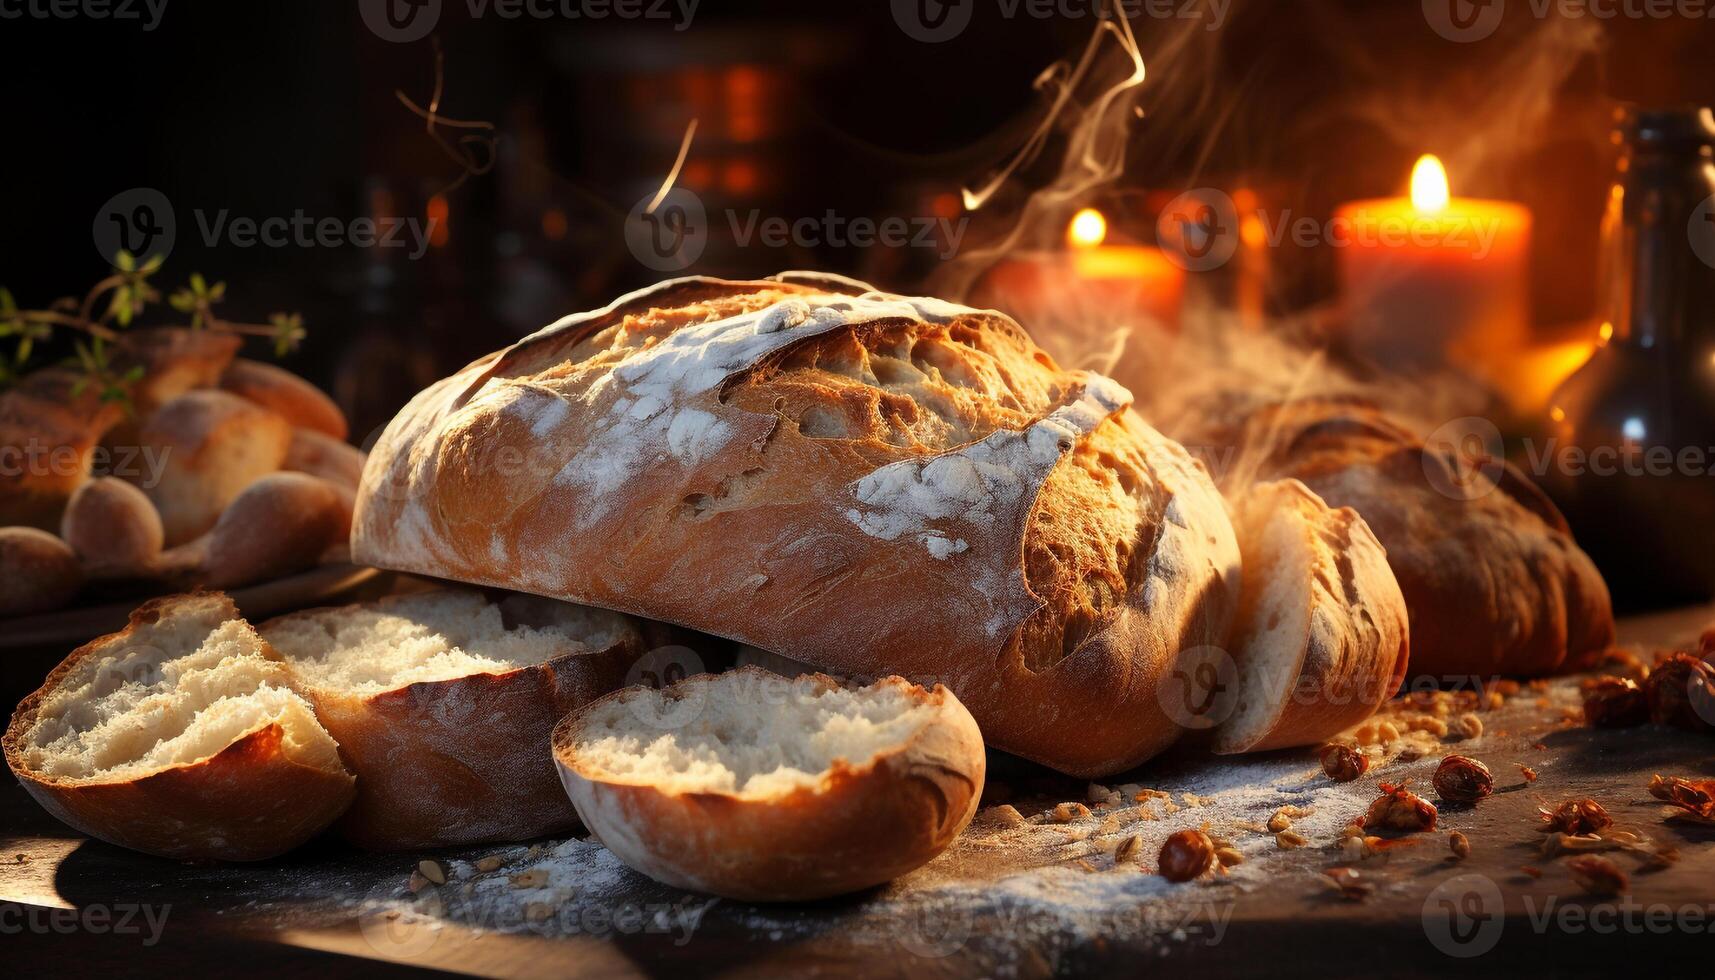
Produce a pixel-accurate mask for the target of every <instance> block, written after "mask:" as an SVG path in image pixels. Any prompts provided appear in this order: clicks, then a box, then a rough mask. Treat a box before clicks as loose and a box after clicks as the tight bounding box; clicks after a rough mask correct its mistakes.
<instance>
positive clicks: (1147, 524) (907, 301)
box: [352, 275, 1239, 776]
mask: <svg viewBox="0 0 1715 980" xmlns="http://www.w3.org/2000/svg"><path fill="white" fill-rule="evenodd" d="M1130 401H1131V397H1130V394H1129V393H1128V392H1126V391H1125V390H1124V389H1123V388H1121V387H1120V386H1118V385H1116V384H1114V383H1113V382H1112V381H1110V380H1108V379H1106V378H1103V377H1101V376H1099V375H1095V374H1090V373H1087V372H1083V371H1070V370H1062V369H1061V368H1059V367H1058V366H1057V365H1055V363H1054V362H1053V360H1052V359H1051V358H1050V357H1049V356H1048V355H1047V354H1046V353H1044V352H1043V351H1042V350H1041V349H1040V348H1038V347H1037V346H1036V345H1035V344H1034V343H1032V342H1031V341H1030V339H1029V338H1028V337H1027V336H1026V335H1025V333H1024V331H1023V330H1022V329H1021V328H1019V326H1018V325H1017V324H1015V323H1013V322H1012V321H1011V320H1009V319H1007V318H1006V317H1005V316H1003V315H1002V314H999V313H994V312H983V311H977V310H971V309H966V308H963V307H958V306H954V305H951V304H947V303H943V302H940V301H938V300H932V299H922V298H905V297H899V296H892V295H888V294H882V293H875V292H866V291H865V287H863V286H862V285H861V284H855V283H851V282H850V281H848V280H835V279H829V278H827V277H816V276H805V275H795V276H790V277H782V278H780V279H776V280H768V281H755V282H726V281H721V280H715V279H705V278H692V279H680V280H674V281H671V282H666V283H662V284H661V285H659V286H656V287H654V288H652V289H648V290H644V291H642V292H639V293H634V294H632V295H630V296H626V297H624V298H622V299H620V300H618V301H616V302H615V303H613V304H612V305H610V306H608V307H606V308H605V309H602V310H598V311H595V312H593V313H587V314H580V315H576V316H571V317H567V318H566V319H564V320H561V321H560V322H558V323H556V324H554V325H552V326H550V327H548V328H546V329H544V330H542V331H540V332H538V333H536V334H535V335H533V336H531V337H528V338H526V339H524V340H523V341H520V342H519V343H517V344H515V345H513V346H512V347H510V348H508V349H506V350H504V351H501V352H498V353H496V354H493V355H490V356H488V357H485V358H482V359H481V360H479V361H477V362H476V363H474V364H472V365H470V366H469V367H467V368H466V369H465V370H463V371H461V372H459V373H458V374H457V375H455V376H453V377H451V378H448V379H446V380H443V381H441V382H439V383H437V384H436V385H434V386H432V387H431V388H429V389H428V390H426V391H424V392H423V393H421V394H420V395H418V396H417V398H415V399H414V400H413V401H412V402H411V404H410V405H409V406H407V407H406V408H405V409H404V411H403V412H401V413H400V415H399V416H398V417H397V418H395V419H394V420H393V422H392V423H391V424H390V425H389V426H388V427H387V430H386V432H385V433H384V434H383V435H382V437H381V439H380V441H379V442H378V443H377V445H376V447H375V448H374V450H373V451H372V452H371V454H370V458H369V462H368V464H367V467H366V469H365V473H364V484H363V487H362V490H361V491H360V493H359V497H358V503H357V515H356V518H355V521H354V523H353V528H352V551H353V555H354V559H355V560H357V561H362V562H367V563H370V564H375V565H379V566H382V567H386V568H393V569H400V570H406V571H413V572H420V573H424V574H429V575H434V576H438V577H442V578H450V579H455V580H460V581H466V582H474V583H482V584H491V585H498V586H502V587H505V588H512V589H518V590H521V591H527V592H534V593H538V594H541V595H548V596H554V597H556V598H563V599H569V600H573V601H580V602H587V603H591V604H593V605H599V606H604V607H608V608H614V609H621V610H624V611H626V612H631V613H635V614H638V615H641V616H645V617H648V618H652V619H661V620H665V621H668V622H675V623H680V624H682V625H686V626H690V627H692V628H695V629H698V630H702V631H705V632H709V633H714V634H717V635H722V636H727V637H730V638H734V639H738V640H741V641H744V642H747V643H750V644H753V645H755V646H758V647H761V648H763V649H770V650H779V651H785V652H787V653H789V654H790V655H792V656H794V657H798V658H801V659H803V660H805V661H807V662H810V663H812V664H815V665H816V666H817V667H819V668H821V669H824V670H828V671H830V672H833V673H835V674H841V675H846V676H850V675H854V674H865V675H872V676H873V675H876V674H883V673H896V674H901V675H904V676H906V677H910V678H914V679H919V680H933V681H940V682H944V683H946V684H947V686H948V687H950V688H952V689H953V690H954V691H955V692H956V693H957V694H958V695H959V697H960V699H961V700H962V701H963V702H964V703H965V704H966V705H967V706H968V707H969V709H970V710H971V713H972V714H974V715H975V716H976V717H977V719H978V720H979V721H980V722H981V724H982V726H983V733H984V736H985V737H986V738H987V739H988V741H989V744H991V745H993V746H996V747H999V748H1004V749H1006V750H1008V751H1011V752H1016V753H1018V754H1020V755H1024V756H1026V757H1028V758H1031V759H1035V760H1038V761H1040V762H1043V763H1046V764H1048V765H1051V766H1054V767H1056V768H1059V769H1061V770H1064V771H1066V772H1070V773H1074V774H1078V775H1090V776H1094V775H1102V774H1107V773H1112V772H1117V771H1120V770H1123V769H1126V768H1129V767H1130V766H1133V765H1135V764H1137V763H1138V762H1141V761H1142V760H1144V759H1146V758H1149V757H1150V756H1152V755H1154V754H1155V753H1157V752H1159V751H1161V750H1162V749H1163V748H1165V747H1167V746H1168V745H1170V744H1172V742H1173V741H1174V740H1175V739H1176V738H1177V737H1178V736H1179V733H1180V728H1179V725H1178V724H1176V723H1175V722H1174V720H1173V719H1172V717H1171V716H1170V714H1169V713H1168V711H1167V709H1166V707H1165V706H1164V705H1163V704H1162V703H1161V701H1160V699H1159V698H1158V696H1157V693H1158V685H1159V683H1160V681H1161V679H1162V678H1163V677H1164V676H1167V675H1169V674H1170V673H1171V672H1172V671H1173V670H1174V669H1175V667H1176V664H1177V659H1178V657H1179V656H1180V653H1181V651H1182V650H1184V649H1186V648H1187V647H1191V646H1195V645H1199V644H1206V643H1219V642H1221V640H1223V639H1224V638H1225V636H1226V631H1227V627H1228V624H1229V622H1230V619H1231V614H1232V610H1233V607H1234V605H1235V604H1236V601H1237V593H1238V570H1239V556H1238V547H1237V545H1236V544H1235V543H1234V540H1233V533H1232V527H1231V525H1230V524H1229V522H1228V519H1227V515H1226V512H1225V509H1224V505H1223V504H1222V502H1221V500H1220V498H1219V496H1218V495H1217V493H1216V492H1215V490H1214V488H1213V486H1212V484H1211V483H1210V480H1209V477H1208V474H1207V472H1206V471H1205V470H1204V469H1203V468H1202V466H1201V465H1200V464H1199V463H1197V462H1196V461H1194V460H1193V459H1192V458H1191V457H1190V456H1189V455H1188V454H1187V453H1186V452H1185V451H1184V449H1183V448H1182V447H1180V446H1179V445H1178V444H1177V443H1174V442H1172V441H1171V440H1168V439H1166V438H1164V437H1163V436H1161V435H1160V434H1159V433H1157V432H1156V431H1155V430H1154V429H1151V428H1150V427H1149V426H1148V425H1146V424H1144V422H1143V421H1142V420H1141V419H1139V418H1138V417H1137V416H1136V415H1135V414H1133V413H1131V412H1130V411H1129V410H1128V409H1127V406H1128V405H1129V404H1130Z"/></svg>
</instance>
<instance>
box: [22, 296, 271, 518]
mask: <svg viewBox="0 0 1715 980" xmlns="http://www.w3.org/2000/svg"><path fill="white" fill-rule="evenodd" d="M238 343H239V338H237V337H235V336H232V335H228V334H215V333H211V332H209V331H206V330H194V331H193V330H183V329H178V328H159V329H146V330H132V331H129V332H127V333H125V334H122V335H121V336H120V338H119V340H117V341H115V343H114V346H113V349H112V355H111V356H112V366H113V371H114V373H115V374H118V375H121V376H123V375H127V374H129V373H130V372H131V371H132V370H133V369H136V370H139V371H140V372H141V375H140V377H138V379H137V380H136V381H135V382H134V383H132V384H131V385H130V401H131V404H130V406H129V408H130V411H129V412H128V411H127V410H126V407H125V406H122V405H120V404H119V403H117V402H114V401H109V400H106V399H103V398H102V393H101V391H100V388H99V386H96V385H91V384H89V383H88V382H87V380H86V379H85V378H83V376H82V375H80V374H79V373H78V372H76V371H74V370H71V369H69V368H62V367H50V368H45V369H42V370H39V371H33V372H31V373H29V374H27V375H25V376H24V377H23V379H21V380H20V381H19V382H18V384H16V385H14V386H13V387H11V388H9V389H7V390H5V391H3V392H0V524H21V525H27V526H30V527H39V528H41V529H43V530H45V531H57V530H59V526H60V516H61V514H62V513H63V511H64V509H65V504H66V501H67V500H69V499H70V498H71V495H72V492H73V491H75V490H76V489H77V488H78V487H80V486H82V485H83V483H84V482H85V481H86V480H88V479H89V477H90V475H91V473H92V471H93V470H94V469H95V463H97V462H98V459H97V450H98V449H103V448H105V449H107V450H109V454H108V457H107V458H106V459H105V463H106V466H108V467H119V466H135V465H136V463H137V459H136V455H135V450H136V448H137V436H136V424H135V421H134V420H137V419H142V418H146V417H148V416H149V415H151V414H153V413H154V411H155V409H156V408H158V407H159V406H161V405H162V404H164V403H165V402H167V401H169V400H171V399H173V398H176V397H178V396H179V395H181V394H183V393H184V392H186V391H188V390H190V389H191V388H194V387H201V386H205V385H210V384H213V383H214V382H215V380H216V379H218V378H219V377H220V374H221V372H222V371H223V370H225V368H226V364H227V362H229V361H231V360H232V355H233V353H234V352H235V351H237V349H238ZM121 475H124V474H121Z"/></svg>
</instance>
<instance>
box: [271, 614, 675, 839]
mask: <svg viewBox="0 0 1715 980" xmlns="http://www.w3.org/2000/svg"><path fill="white" fill-rule="evenodd" d="M261 632H262V635H263V636H265V637H266V638H267V639H268V642H269V643H270V644H272V645H273V647H274V648H275V649H276V650H278V651H279V652H280V653H281V654H282V655H283V656H285V658H286V659H287V661H288V662H289V663H290V664H291V666H292V671H293V673H294V675H295V677H296V681H297V683H298V685H299V689H300V690H302V691H304V692H305V694H307V695H308V696H309V698H310V699H311V701H313V702H314V703H315V706H316V713H317V715H318V716H319V717H320V718H321V721H322V724H324V725H326V726H327V728H328V731H330V732H332V733H333V736H334V738H335V739H336V740H338V742H339V745H340V751H341V752H342V754H343V755H344V757H345V759H346V760H347V762H348V764H349V765H350V766H351V768H352V770H353V771H354V772H355V773H356V774H357V779H358V796H357V802H356V804H355V805H354V806H353V807H352V808H351V811H350V812H349V813H348V814H346V816H345V818H344V819H343V820H341V821H340V825H339V827H340V830H341V832H342V833H343V834H344V835H345V836H346V837H347V838H348V839H350V840H352V841H354V842H356V843H358V844H360V845H362V846H365V847H370V848H378V849H400V848H413V847H435V846H440V845H449V844H476V843H486V842H494V841H519V840H528V839H530V838H533V837H540V836H543V835H545V834H552V833H560V832H564V831H566V830H568V829H569V828H571V827H572V826H573V825H574V824H575V822H576V815H575V814H574V813H573V812H572V808H571V805H570V804H569V803H568V802H567V800H566V796H565V793H564V791H563V790H561V788H560V785H559V780H558V778H557V777H556V775H555V771H554V765H553V762H552V760H551V759H550V756H549V752H548V738H549V735H550V734H551V733H552V731H553V728H554V723H555V722H556V721H558V720H559V719H560V718H561V717H563V716H564V715H565V714H566V713H567V712H569V711H571V710H572V709H574V708H577V707H579V706H581V705H584V704H587V703H589V702H590V701H593V700H595V699H596V698H597V697H599V696H601V695H604V694H606V693H608V692H610V691H613V690H615V689H616V688H618V687H619V686H620V685H621V684H623V683H624V680H625V675H626V671H627V669H628V668H629V667H630V665H631V663H632V661H634V660H635V659H636V658H637V656H638V655H639V654H640V653H641V652H642V651H641V642H642V641H641V637H640V636H639V634H638V631H637V627H636V625H635V624H634V623H632V622H631V621H630V620H629V619H628V618H626V617H624V616H621V615H619V614H617V613H610V612H606V611H603V610H597V609H587V608H584V607H580V606H574V605H570V604H568V603H562V602H555V601H553V600H550V599H541V598H537V597H535V596H518V595H515V596H509V597H507V598H505V599H503V600H501V601H499V602H491V601H490V600H488V599H487V598H485V597H484V596H482V595H481V594H479V593H476V592H472V591H464V590H460V591H437V592H428V593H420V594H414V595H403V596H394V597H389V598H385V599H381V600H379V601H376V602H372V603H365V604H362V605H355V606H341V607H337V608H330V609H317V610H311V611H309V612H301V613H294V614H292V615H288V616H282V617H280V618H278V619H274V620H271V621H269V622H267V623H264V624H262V627H261Z"/></svg>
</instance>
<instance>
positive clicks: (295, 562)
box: [199, 472, 351, 589]
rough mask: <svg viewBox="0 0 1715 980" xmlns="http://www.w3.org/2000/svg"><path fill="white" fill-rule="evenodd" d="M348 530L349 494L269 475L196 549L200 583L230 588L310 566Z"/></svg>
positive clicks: (312, 481) (308, 480)
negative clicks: (197, 549)
mask: <svg viewBox="0 0 1715 980" xmlns="http://www.w3.org/2000/svg"><path fill="white" fill-rule="evenodd" d="M350 530H351V495H350V492H349V491H346V490H343V489H342V488H341V487H338V486H336V485H334V484H332V483H329V482H328V481H326V480H321V479H317V478H316V477H313V476H309V475H308V474H304V473H285V472H281V473H269V474H268V475H267V476H264V477H261V478H260V479H258V480H256V481H255V482H254V483H252V484H250V485H249V486H247V487H245V488H244V491H243V492H242V493H240V494H239V495H238V497H237V498H236V499H235V500H233V501H232V503H230V504H228V505H227V507H226V509H225V510H223V511H221V513H220V519H219V520H217V521H216V522H215V525H214V529H213V530H211V531H210V532H209V533H208V535H207V539H206V544H203V543H201V542H199V544H201V545H202V547H201V553H200V554H201V569H202V583H203V584H204V585H206V586H208V587H209V588H215V589H230V588H236V587H238V586H241V585H250V584H252V583H255V582H264V581H267V580H269V579H275V578H279V577H280V576H282V575H289V574H291V573H293V572H299V571H302V570H304V569H306V568H309V567H311V566H313V565H315V564H316V563H317V562H319V561H320V560H321V556H322V554H323V553H324V552H326V551H327V549H328V548H329V546H331V545H334V544H337V543H339V542H343V541H344V540H345V538H346V535H348V534H349V533H350Z"/></svg>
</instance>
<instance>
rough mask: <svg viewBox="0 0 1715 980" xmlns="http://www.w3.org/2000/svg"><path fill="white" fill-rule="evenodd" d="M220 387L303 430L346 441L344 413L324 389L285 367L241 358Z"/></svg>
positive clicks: (228, 371)
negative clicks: (325, 393) (311, 430)
mask: <svg viewBox="0 0 1715 980" xmlns="http://www.w3.org/2000/svg"><path fill="white" fill-rule="evenodd" d="M220 386H221V387H222V388H223V389H225V390H227V391H230V392H232V393H233V394H235V395H239V396H241V397H243V398H248V399H250V400H251V401H253V402H255V403H256V404H258V405H261V406H263V407H264V408H268V409H271V410H272V411H274V412H275V413H276V414H278V415H279V416H280V417H282V418H284V419H285V420H286V421H288V422H290V423H292V424H293V425H295V426H297V427H299V428H302V429H313V430H315V431H316V432H320V433H323V434H325V435H328V436H331V437H333V438H335V439H338V440H341V441H344V439H345V437H346V432H347V426H346V421H345V413H344V412H341V411H340V410H339V406H338V405H335V404H334V402H333V399H332V398H329V397H328V396H327V395H324V394H322V390H321V389H320V388H317V387H316V386H315V385H313V384H310V383H309V382H308V381H305V380H304V379H303V378H300V377H298V376H297V375H295V374H293V373H292V372H290V371H288V370H286V369H285V368H281V367H276V366H274V365H272V364H264V363H263V362H261V361H252V360H247V359H246V358H242V357H240V358H238V359H237V360H235V361H233V362H232V365H231V366H230V367H228V368H227V369H226V373H225V374H224V375H222V376H221V379H220Z"/></svg>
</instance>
